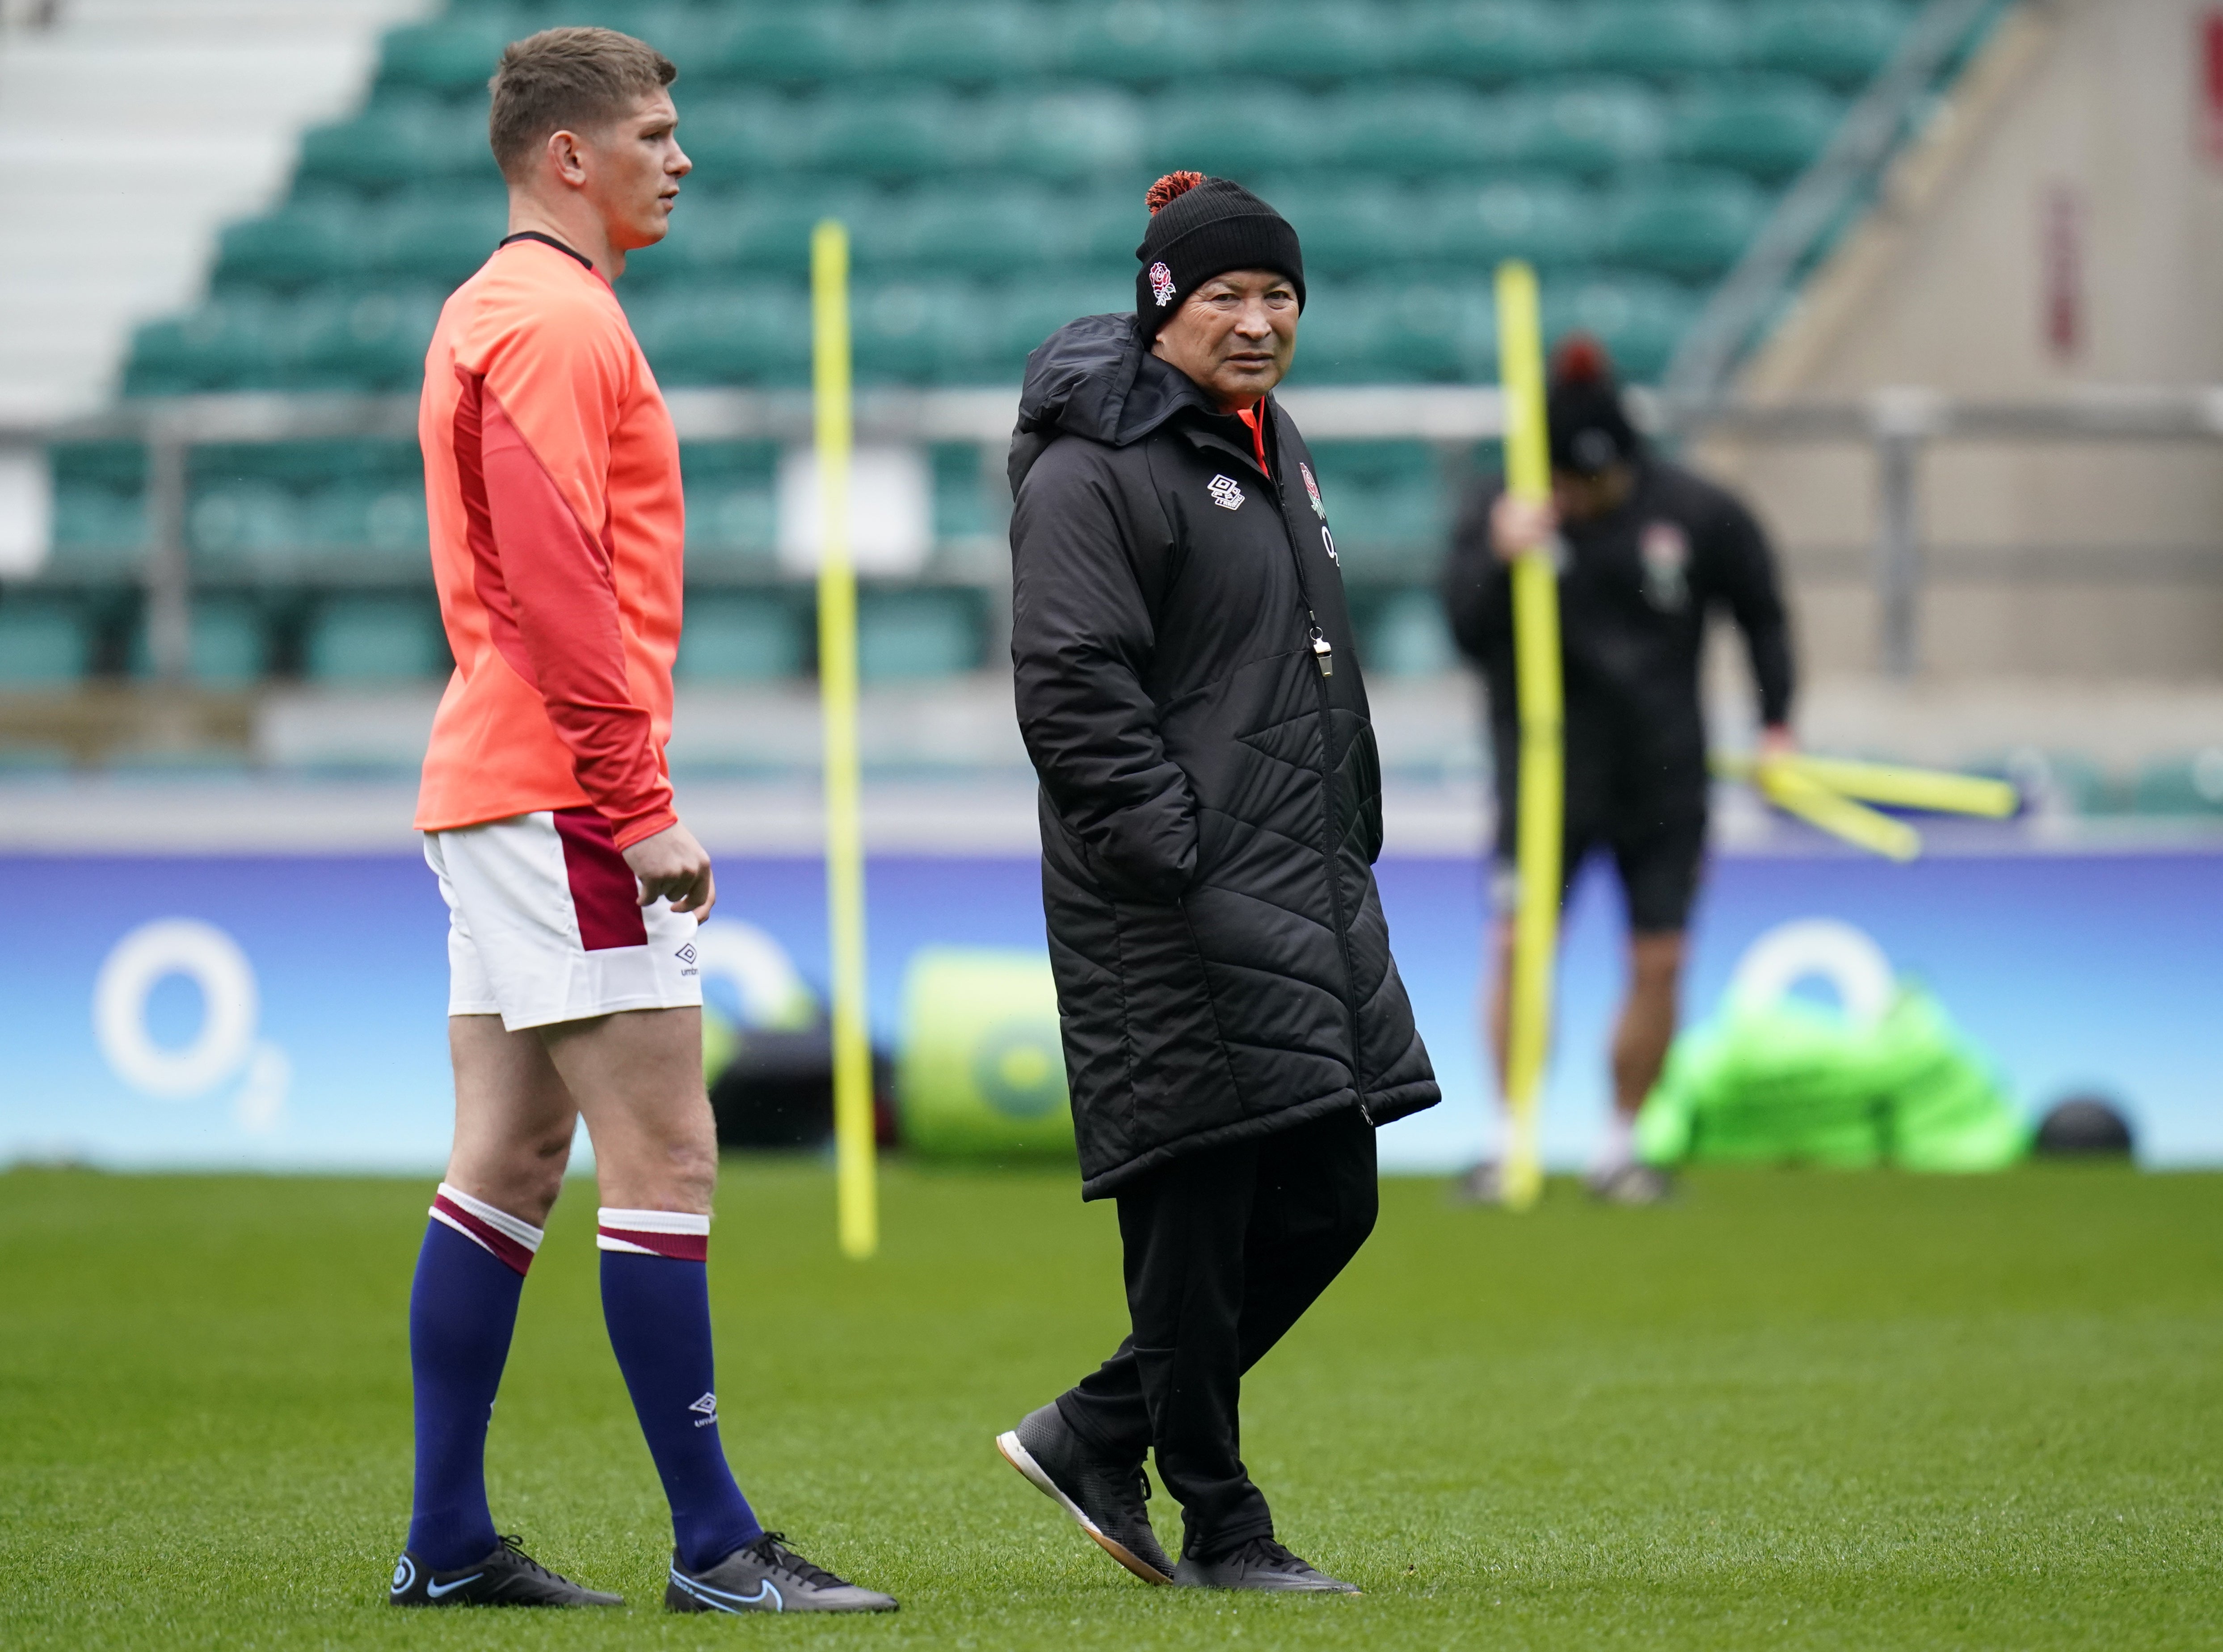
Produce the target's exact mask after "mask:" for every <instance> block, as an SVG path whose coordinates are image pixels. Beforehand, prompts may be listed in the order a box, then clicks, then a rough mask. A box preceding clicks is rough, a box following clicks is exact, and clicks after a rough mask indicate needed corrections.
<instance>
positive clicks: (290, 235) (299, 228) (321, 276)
mask: <svg viewBox="0 0 2223 1652" xmlns="http://www.w3.org/2000/svg"><path fill="white" fill-rule="evenodd" d="M357 233H358V225H357V223H355V222H351V219H350V214H348V213H346V212H344V211H343V210H337V209H336V208H334V207H332V206H330V205H326V204H318V205H305V204H289V205H287V206H285V207H281V208H280V210H277V211H276V212H274V213H271V214H270V215H269V216H268V217H261V218H249V219H247V220H245V221H244V222H242V223H235V224H231V225H229V226H228V227H227V228H226V229H224V236H223V239H222V241H221V242H219V244H218V249H217V266H216V284H217V286H218V287H219V288H224V287H230V286H266V287H277V288H281V289H289V290H290V289H293V288H298V287H304V286H314V285H315V284H317V283H318V282H319V281H329V280H334V279H336V278H338V277H341V276H344V275H348V274H350V273H353V272H355V271H356V269H358V268H360V267H362V263H363V248H362V244H361V242H360V241H359V240H358V238H357Z"/></svg>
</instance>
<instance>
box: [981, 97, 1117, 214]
mask: <svg viewBox="0 0 2223 1652" xmlns="http://www.w3.org/2000/svg"><path fill="white" fill-rule="evenodd" d="M1142 142H1143V110H1142V106H1141V104H1138V103H1137V101H1136V98H1135V97H1134V95H1133V94H1132V93H1131V92H1129V91H1124V90H1123V89H1120V88H1117V87H1111V86H1091V85H1086V84H1082V85H1066V86H1060V87H1057V88H1055V89H1054V90H1036V91H1020V92H1014V93H1011V94H1008V95H1006V96H1004V97H998V98H995V99H993V100H992V101H991V102H990V103H989V104H988V105H987V108H986V121H985V123H984V137H983V149H982V154H981V155H980V157H979V159H980V162H981V164H982V165H984V166H989V167H992V168H993V169H994V170H996V171H998V172H1009V173H1017V174H1018V175H1019V176H1021V177H1028V178H1041V179H1049V180H1052V181H1055V182H1066V181H1069V180H1073V179H1093V178H1097V177H1100V176H1104V175H1106V174H1117V173H1131V172H1133V171H1134V170H1135V169H1136V168H1137V167H1138V166H1140V165H1141V164H1142ZM976 198H977V197H976ZM1136 198H1137V210H1140V204H1141V192H1139V191H1137V192H1136ZM1131 239H1132V240H1135V241H1139V240H1141V239H1142V232H1141V231H1140V230H1137V231H1136V233H1135V235H1134V236H1133V237H1132V238H1131Z"/></svg>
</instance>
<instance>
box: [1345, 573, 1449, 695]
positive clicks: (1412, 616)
mask: <svg viewBox="0 0 2223 1652" xmlns="http://www.w3.org/2000/svg"><path fill="white" fill-rule="evenodd" d="M1359 653H1360V659H1361V663H1363V664H1364V666H1365V667H1366V669H1367V671H1368V672H1369V673H1370V674H1372V675H1380V676H1385V677H1424V676H1433V675H1437V674H1438V673H1439V672H1444V671H1448V670H1450V669H1452V668H1453V667H1454V666H1456V665H1457V664H1458V645H1457V644H1454V643H1453V642H1452V629H1451V626H1450V625H1449V624H1447V623H1446V622H1445V619H1444V606H1443V604H1442V603H1441V602H1439V600H1437V598H1436V594H1435V593H1434V592H1433V591H1399V592H1396V593H1395V594H1392V595H1391V596H1390V597H1389V598H1388V599H1387V600H1385V601H1383V602H1382V604H1381V605H1380V606H1378V607H1376V609H1375V611H1374V613H1373V615H1372V619H1371V623H1370V624H1369V625H1367V627H1366V630H1365V633H1364V635H1363V637H1362V638H1361V639H1360V643H1359Z"/></svg>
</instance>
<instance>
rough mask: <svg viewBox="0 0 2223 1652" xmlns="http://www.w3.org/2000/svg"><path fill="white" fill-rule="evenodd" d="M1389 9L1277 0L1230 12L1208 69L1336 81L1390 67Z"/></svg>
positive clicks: (1337, 1) (1394, 23) (1370, 1)
mask: <svg viewBox="0 0 2223 1652" xmlns="http://www.w3.org/2000/svg"><path fill="white" fill-rule="evenodd" d="M1400 21H1401V19H1400V18H1399V16H1398V14H1397V12H1396V11H1395V10H1394V9H1391V8H1389V7H1388V6H1385V5H1382V4H1378V3H1376V0H1278V3H1271V4H1258V3H1253V4H1250V5H1246V6H1244V7H1243V8H1242V9H1240V10H1238V11H1237V13H1236V15H1235V19H1234V24H1233V27H1232V28H1231V30H1230V31H1229V33H1228V36H1227V39H1226V41H1225V47H1223V50H1222V53H1217V54H1215V60H1214V62H1213V65H1212V66H1213V68H1214V69H1215V70H1217V69H1219V68H1221V67H1222V66H1223V65H1224V66H1225V69H1226V70H1227V71H1228V72H1233V73H1237V74H1263V75H1277V76H1286V77H1288V78H1289V79H1295V80H1342V79H1347V78H1349V77H1350V76H1352V75H1361V74H1369V73H1371V72H1375V71H1376V70H1380V69H1384V68H1388V67H1390V66H1394V64H1395V61H1396V53H1397V46H1398V40H1397V35H1398V32H1399V31H1398V24H1399V22H1400Z"/></svg>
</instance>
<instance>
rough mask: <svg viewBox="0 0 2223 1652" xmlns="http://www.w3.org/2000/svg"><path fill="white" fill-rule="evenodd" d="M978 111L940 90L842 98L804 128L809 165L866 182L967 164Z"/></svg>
mask: <svg viewBox="0 0 2223 1652" xmlns="http://www.w3.org/2000/svg"><path fill="white" fill-rule="evenodd" d="M978 114H979V111H977V110H974V109H973V108H972V107H971V106H970V105H968V104H965V103H963V102H961V101H960V100H959V99H958V98H956V97H952V96H951V95H950V94H949V93H948V92H946V91H939V90H933V91H929V90H923V89H918V90H912V91H901V92H892V93H887V92H882V93H872V94H866V93H862V92H845V93H843V94H842V95H841V96H840V97H831V98H828V99H827V100H825V102H824V103H823V104H822V105H821V106H820V107H819V108H817V109H816V110H815V111H814V113H813V115H812V116H811V118H810V120H809V126H808V138H807V152H808V154H809V160H810V164H811V165H813V166H816V167H817V168H819V169H820V170H822V171H824V172H832V173H852V174H854V175H856V176H859V177H864V178H889V179H898V178H923V177H931V176H933V175H935V174H936V173H947V172H951V171H954V170H957V169H958V168H960V167H962V166H966V165H967V164H969V163H970V161H971V160H972V159H973V154H974V153H975V151H976V149H977V148H978V146H979V138H980V122H979V118H978Z"/></svg>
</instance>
